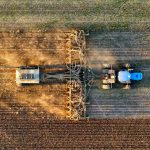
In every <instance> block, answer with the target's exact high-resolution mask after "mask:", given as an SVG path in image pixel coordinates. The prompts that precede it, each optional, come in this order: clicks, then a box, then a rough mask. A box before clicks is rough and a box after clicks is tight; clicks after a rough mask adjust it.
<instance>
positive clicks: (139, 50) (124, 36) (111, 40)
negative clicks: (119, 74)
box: [87, 32, 150, 118]
mask: <svg viewBox="0 0 150 150" xmlns="http://www.w3.org/2000/svg"><path fill="white" fill-rule="evenodd" d="M149 36H150V35H149V32H148V33H145V32H137V33H136V32H109V33H99V34H98V33H94V32H93V33H91V34H90V36H89V37H88V41H87V48H88V52H87V56H88V57H87V59H88V62H89V66H90V67H91V68H93V70H94V73H95V78H97V80H96V81H95V82H94V83H93V85H92V88H91V92H90V94H89V100H90V104H89V105H88V106H87V114H88V115H89V116H90V117H92V118H93V117H94V118H125V117H126V118H139V117H142V118H143V117H149V116H150V102H149V100H150V88H149V87H150V66H149V65H150V49H149V46H150V38H149ZM103 63H109V64H113V66H114V67H115V66H116V65H118V64H125V63H130V64H131V65H133V66H134V67H135V69H137V70H140V71H142V72H143V80H142V81H140V82H135V83H134V84H132V89H131V90H129V91H128V90H122V89H120V88H118V89H117V87H116V88H115V86H114V88H113V89H111V90H109V91H104V90H102V89H101V85H100V78H98V77H100V75H101V67H102V64H103Z"/></svg>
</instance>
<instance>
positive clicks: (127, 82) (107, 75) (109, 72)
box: [102, 64, 143, 89]
mask: <svg viewBox="0 0 150 150" xmlns="http://www.w3.org/2000/svg"><path fill="white" fill-rule="evenodd" d="M103 66H104V67H103V69H102V74H103V75H102V88H103V89H110V88H112V85H113V84H115V83H117V82H118V83H121V84H122V85H123V89H130V88H131V82H133V81H140V80H142V78H143V74H142V72H140V71H135V70H134V69H133V68H132V67H131V66H130V64H125V65H122V67H121V68H120V69H119V70H118V69H116V70H114V69H112V65H109V64H104V65H103Z"/></svg>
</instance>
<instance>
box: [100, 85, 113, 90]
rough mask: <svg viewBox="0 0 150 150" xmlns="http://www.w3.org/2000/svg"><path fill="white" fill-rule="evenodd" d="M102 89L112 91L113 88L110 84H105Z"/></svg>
mask: <svg viewBox="0 0 150 150" xmlns="http://www.w3.org/2000/svg"><path fill="white" fill-rule="evenodd" d="M102 89H104V90H109V89H111V86H110V85H109V84H103V85H102Z"/></svg>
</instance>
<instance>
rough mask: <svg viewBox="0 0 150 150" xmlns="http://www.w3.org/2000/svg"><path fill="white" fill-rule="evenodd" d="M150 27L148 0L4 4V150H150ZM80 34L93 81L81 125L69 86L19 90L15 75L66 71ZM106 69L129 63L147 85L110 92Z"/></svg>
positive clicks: (0, 50) (0, 28) (0, 104)
mask: <svg viewBox="0 0 150 150" xmlns="http://www.w3.org/2000/svg"><path fill="white" fill-rule="evenodd" d="M149 23H150V2H149V0H142V1H141V0H88V1H87V0H73V1H70V0H57V1H56V0H49V1H47V0H33V1H30V0H24V1H17V0H11V1H5V0H0V149H2V150H5V149H6V150H7V149H8V150H9V149H16V150H17V149H19V150H20V149H31V150H32V149H36V150H38V149H41V150H42V149H44V150H45V149H149V147H150V144H149V137H150V134H149V127H150V24H149ZM80 30H81V31H84V32H85V45H86V47H85V49H84V52H83V54H84V59H85V61H86V66H82V67H83V68H86V67H87V68H90V69H91V70H92V73H93V76H92V82H90V88H89V89H88V93H86V94H87V97H86V98H85V103H84V104H85V107H86V114H85V116H84V118H82V119H79V120H76V121H75V120H70V119H68V118H67V117H66V116H67V115H68V111H67V107H68V103H67V100H68V98H67V94H68V91H67V90H68V85H67V83H66V82H65V83H64V82H61V83H59V82H55V83H54V82H52V83H46V84H39V85H31V86H23V87H20V86H18V85H17V84H16V68H17V67H19V66H32V65H37V66H42V67H43V66H55V67H56V66H57V67H58V66H64V65H65V63H66V61H68V60H67V59H66V57H68V54H67V52H68V51H67V50H68V49H69V48H70V49H73V48H72V44H71V42H70V41H71V40H72V32H74V31H80ZM79 44H80V45H82V44H81V43H79ZM79 48H80V47H79ZM81 56H82V53H81ZM81 56H78V55H74V57H73V58H72V59H74V60H78V61H79V59H81V60H82V57H81ZM78 57H79V58H78ZM80 57H81V58H80ZM104 63H105V64H106V63H107V64H112V65H113V66H115V65H118V64H125V63H130V64H132V65H133V66H134V67H135V68H137V69H138V70H140V71H141V72H142V73H143V80H142V81H139V82H137V83H135V84H133V85H132V87H131V89H130V90H123V89H121V88H112V89H111V90H103V89H102V88H101V78H100V77H101V74H102V65H103V64H104ZM77 66H78V64H77ZM51 69H53V70H51ZM63 69H64V67H63V68H61V69H59V70H58V68H57V70H55V69H54V68H47V69H46V70H44V69H43V70H42V71H45V72H48V71H49V70H50V71H52V72H55V71H57V73H59V75H60V74H61V73H62V71H64V70H63ZM65 71H66V70H65ZM51 76H52V74H51ZM60 78H61V77H60ZM81 95H82V94H81ZM76 96H80V94H79V92H78V94H76ZM82 96H83V97H85V95H82ZM71 98H72V97H71ZM79 98H80V97H79ZM72 99H73V98H72ZM76 99H77V100H79V101H80V99H78V97H77V98H76Z"/></svg>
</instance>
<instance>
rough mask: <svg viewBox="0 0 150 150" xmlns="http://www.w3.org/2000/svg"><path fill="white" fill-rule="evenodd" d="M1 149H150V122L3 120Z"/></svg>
mask: <svg viewBox="0 0 150 150" xmlns="http://www.w3.org/2000/svg"><path fill="white" fill-rule="evenodd" d="M0 122H1V126H0V127H1V128H0V146H1V149H17V150H18V149H19V150H20V149H25V150H26V149H35V150H37V149H58V148H60V149H75V148H76V149H107V150H108V149H110V150H112V149H115V150H116V149H144V150H145V149H147V150H148V149H149V147H150V143H149V140H150V134H149V133H150V125H149V124H150V120H146V119H145V120H142V119H136V120H134V119H128V120H126V119H120V120H119V119H116V120H115V119H114V120H111V119H110V120H107V119H106V120H103V119H101V120H93V121H92V120H90V121H79V122H67V121H52V120H50V119H47V118H43V119H42V118H40V117H39V118H38V119H37V118H34V117H32V118H31V117H30V116H28V115H22V116H21V115H19V116H15V115H10V114H8V113H6V114H5V115H4V112H3V116H1V117H0Z"/></svg>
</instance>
